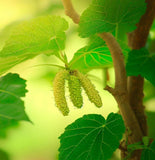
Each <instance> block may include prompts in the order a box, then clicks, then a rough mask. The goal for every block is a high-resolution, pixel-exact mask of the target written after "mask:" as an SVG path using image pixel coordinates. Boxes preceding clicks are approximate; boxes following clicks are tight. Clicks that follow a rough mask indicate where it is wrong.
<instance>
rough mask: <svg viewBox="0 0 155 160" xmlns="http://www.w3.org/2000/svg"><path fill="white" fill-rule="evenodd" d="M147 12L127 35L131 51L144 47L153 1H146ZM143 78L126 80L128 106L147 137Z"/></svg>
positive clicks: (153, 12)
mask: <svg viewBox="0 0 155 160" xmlns="http://www.w3.org/2000/svg"><path fill="white" fill-rule="evenodd" d="M146 3H147V10H146V13H145V14H144V15H143V16H142V17H141V20H140V22H139V23H138V24H137V29H136V30H135V31H134V32H132V33H130V34H129V35H128V43H129V46H130V47H131V48H132V49H140V48H142V47H144V46H145V45H146V41H147V38H148V34H149V30H150V28H151V25H152V23H153V20H154V17H155V0H146ZM143 85H144V78H142V77H141V76H137V77H135V76H130V77H129V80H128V91H129V101H130V105H131V107H132V109H133V111H134V112H135V115H136V117H137V119H138V121H139V124H140V127H141V130H142V132H143V135H144V136H146V135H147V132H148V131H147V120H146V116H145V111H144V109H145V107H144V106H143V97H144V94H143Z"/></svg>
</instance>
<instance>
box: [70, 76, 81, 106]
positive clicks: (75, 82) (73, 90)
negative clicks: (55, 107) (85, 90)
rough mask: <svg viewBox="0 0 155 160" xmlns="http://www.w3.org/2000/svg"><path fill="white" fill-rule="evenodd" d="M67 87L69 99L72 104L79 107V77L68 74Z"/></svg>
mask: <svg viewBox="0 0 155 160" xmlns="http://www.w3.org/2000/svg"><path fill="white" fill-rule="evenodd" d="M68 87H69V92H70V99H71V101H72V102H73V104H74V106H75V107H77V108H81V107H82V105H83V99H82V96H81V84H80V81H79V79H78V78H77V77H76V76H74V75H70V76H69V78H68Z"/></svg>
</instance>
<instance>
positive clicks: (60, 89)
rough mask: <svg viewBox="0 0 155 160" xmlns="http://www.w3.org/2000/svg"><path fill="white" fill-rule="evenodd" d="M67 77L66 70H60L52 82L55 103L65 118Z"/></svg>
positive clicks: (67, 111)
mask: <svg viewBox="0 0 155 160" xmlns="http://www.w3.org/2000/svg"><path fill="white" fill-rule="evenodd" d="M68 76H69V73H68V71H67V70H61V71H59V72H58V73H57V74H56V76H55V78H54V81H53V92H54V98H55V103H56V106H57V107H58V108H59V110H60V111H61V112H62V114H63V115H64V116H67V115H68V113H69V108H68V106H67V102H66V98H65V79H67V78H68Z"/></svg>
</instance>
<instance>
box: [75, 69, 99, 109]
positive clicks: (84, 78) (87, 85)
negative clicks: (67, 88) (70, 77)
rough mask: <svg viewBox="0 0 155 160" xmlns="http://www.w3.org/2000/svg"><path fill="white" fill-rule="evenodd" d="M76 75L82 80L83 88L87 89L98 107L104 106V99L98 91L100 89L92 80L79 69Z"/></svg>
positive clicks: (91, 99)
mask: <svg viewBox="0 0 155 160" xmlns="http://www.w3.org/2000/svg"><path fill="white" fill-rule="evenodd" d="M76 76H77V77H78V79H79V80H80V82H81V85H82V87H83V89H84V90H85V92H86V94H87V96H88V98H89V100H90V101H91V102H92V103H94V104H95V105H96V106H97V107H102V100H101V97H100V95H99V93H98V91H97V90H96V89H95V86H94V85H93V84H92V83H91V81H90V80H89V79H88V78H87V76H86V75H83V74H82V73H80V72H79V71H77V72H76Z"/></svg>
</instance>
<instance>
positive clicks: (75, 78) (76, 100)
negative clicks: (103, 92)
mask: <svg viewBox="0 0 155 160" xmlns="http://www.w3.org/2000/svg"><path fill="white" fill-rule="evenodd" d="M65 80H68V87H69V93H70V99H71V101H72V103H73V105H74V106H75V107H77V108H81V107H82V105H83V98H82V95H81V92H82V90H81V86H82V87H83V89H84V90H85V92H86V94H87V96H88V98H89V100H90V101H91V102H92V103H94V104H95V105H96V106H97V107H101V106H102V101H101V97H100V95H99V93H98V91H97V90H96V89H95V86H94V85H93V84H92V83H91V81H90V80H89V79H88V78H87V76H85V75H83V74H82V73H80V72H79V71H77V70H74V71H68V70H65V69H64V70H61V71H59V72H58V73H57V74H56V76H55V78H54V81H53V91H54V98H55V103H56V106H57V107H58V108H59V110H60V111H61V112H62V114H63V115H64V116H66V115H68V113H69V108H68V106H67V102H66V98H65Z"/></svg>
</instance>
